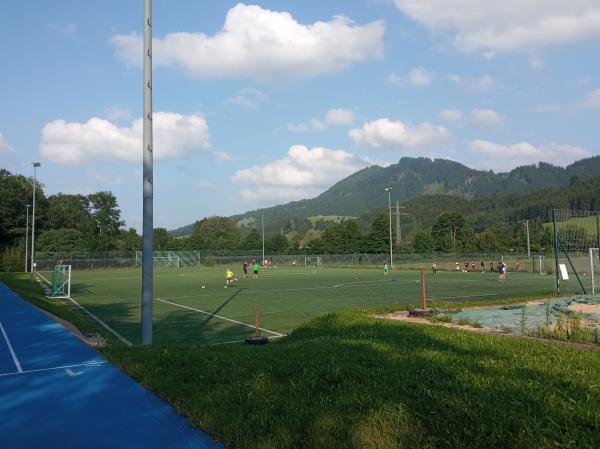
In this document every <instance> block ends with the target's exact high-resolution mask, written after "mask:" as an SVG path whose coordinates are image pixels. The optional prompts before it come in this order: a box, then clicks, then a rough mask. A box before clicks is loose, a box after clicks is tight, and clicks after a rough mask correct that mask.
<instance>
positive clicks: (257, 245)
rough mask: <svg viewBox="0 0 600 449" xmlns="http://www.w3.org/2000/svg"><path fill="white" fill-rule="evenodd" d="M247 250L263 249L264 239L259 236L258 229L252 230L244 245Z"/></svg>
mask: <svg viewBox="0 0 600 449" xmlns="http://www.w3.org/2000/svg"><path fill="white" fill-rule="evenodd" d="M243 247H244V249H246V250H259V249H261V248H262V237H261V236H260V235H259V234H258V231H257V230H256V228H252V229H251V230H250V232H249V233H248V235H247V236H246V240H245V241H244V244H243Z"/></svg>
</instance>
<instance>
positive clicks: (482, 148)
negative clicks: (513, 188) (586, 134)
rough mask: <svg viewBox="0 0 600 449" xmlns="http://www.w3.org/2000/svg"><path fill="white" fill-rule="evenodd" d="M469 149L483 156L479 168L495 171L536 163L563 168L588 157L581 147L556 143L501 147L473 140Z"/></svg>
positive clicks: (525, 143) (517, 144)
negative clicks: (547, 163) (546, 163)
mask: <svg viewBox="0 0 600 449" xmlns="http://www.w3.org/2000/svg"><path fill="white" fill-rule="evenodd" d="M470 148H471V151H472V152H473V153H475V154H477V155H480V156H483V160H482V164H481V168H485V169H495V170H510V169H512V168H514V167H516V166H519V165H528V164H535V163H538V162H549V163H551V164H554V165H561V166H565V165H568V164H570V163H572V162H574V161H576V160H579V159H582V158H584V157H588V156H589V153H588V152H587V151H586V150H584V149H583V148H581V147H577V146H574V145H563V144H558V143H548V144H546V145H541V146H535V145H532V144H530V143H527V142H520V143H515V144H511V145H503V144H498V143H493V142H489V141H487V140H473V141H472V142H470Z"/></svg>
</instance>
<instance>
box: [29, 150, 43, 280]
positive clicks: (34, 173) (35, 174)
mask: <svg viewBox="0 0 600 449" xmlns="http://www.w3.org/2000/svg"><path fill="white" fill-rule="evenodd" d="M31 165H33V207H32V211H31V277H33V268H34V265H35V262H34V260H35V191H36V190H37V168H38V167H41V165H42V164H40V163H39V162H32V163H31Z"/></svg>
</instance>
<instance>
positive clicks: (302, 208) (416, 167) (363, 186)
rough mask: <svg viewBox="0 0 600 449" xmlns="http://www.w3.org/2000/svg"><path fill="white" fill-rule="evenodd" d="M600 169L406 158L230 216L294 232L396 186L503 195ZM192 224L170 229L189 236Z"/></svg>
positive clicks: (397, 196)
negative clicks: (506, 168)
mask: <svg viewBox="0 0 600 449" xmlns="http://www.w3.org/2000/svg"><path fill="white" fill-rule="evenodd" d="M598 173H600V156H594V157H591V158H587V159H582V160H580V161H577V162H575V163H573V164H570V165H568V166H566V167H564V168H563V167H558V166H555V165H552V164H548V163H545V162H540V163H539V164H537V165H526V166H521V167H517V168H515V169H513V170H511V171H510V172H507V173H494V172H493V171H491V170H490V171H483V170H475V169H472V168H469V167H467V166H465V165H463V164H460V163H458V162H455V161H451V160H446V159H429V158H410V157H403V158H402V159H400V160H399V161H398V163H397V164H392V165H390V166H388V167H379V166H371V167H367V168H365V169H362V170H359V171H358V172H356V173H354V174H352V175H350V176H348V177H347V178H345V179H342V180H341V181H339V182H338V183H336V184H334V185H333V186H332V187H331V188H329V189H328V190H326V191H325V192H323V193H322V194H320V195H319V196H317V197H315V198H312V199H305V200H300V201H292V202H289V203H286V204H283V205H279V206H274V207H268V208H264V209H259V210H254V211H248V212H245V213H243V214H238V215H234V216H232V217H231V219H233V220H235V221H237V222H239V223H240V225H242V226H246V227H253V226H254V223H255V219H256V218H257V217H259V216H260V215H261V214H264V217H265V229H266V231H267V232H276V231H279V230H280V229H284V228H285V229H286V230H289V229H290V226H291V227H292V228H293V227H294V226H295V225H297V223H299V221H301V220H303V219H306V218H308V217H313V216H318V215H324V216H330V215H333V216H354V217H356V216H360V215H362V214H364V213H365V212H368V211H369V210H372V209H376V208H382V207H387V205H388V197H387V195H386V193H385V191H384V189H385V188H387V187H391V188H392V201H393V202H396V201H400V202H405V201H408V200H411V199H413V198H418V197H420V196H422V195H440V194H444V195H453V196H456V197H460V198H466V199H469V198H475V199H477V198H485V197H488V196H491V195H497V196H504V195H512V194H519V193H526V192H532V191H535V190H540V189H545V188H550V187H560V186H566V185H569V183H570V182H572V181H573V179H576V178H589V177H592V176H597V175H598ZM192 227H193V225H188V226H184V227H183V228H179V229H177V230H174V231H171V232H172V233H173V234H174V235H188V234H190V233H191V229H192Z"/></svg>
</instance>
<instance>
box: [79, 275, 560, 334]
mask: <svg viewBox="0 0 600 449" xmlns="http://www.w3.org/2000/svg"><path fill="white" fill-rule="evenodd" d="M230 268H232V269H233V271H234V272H235V274H236V277H237V279H238V280H237V282H235V283H234V286H233V287H230V288H226V289H225V288H224V285H225V270H224V268H223V267H211V268H208V267H185V268H181V269H173V268H157V269H155V274H154V298H155V300H154V342H156V343H174V344H191V345H205V344H215V343H226V342H234V341H239V340H242V339H244V338H245V337H248V336H250V335H253V334H254V329H253V326H254V322H255V308H256V307H258V310H259V316H260V327H261V328H262V330H261V334H262V335H265V336H268V337H278V336H280V335H282V334H287V333H289V332H290V331H291V330H292V329H294V328H295V327H297V326H298V325H300V324H301V323H303V322H305V321H307V320H308V319H310V318H314V317H316V316H320V315H324V314H326V313H328V312H334V311H339V310H348V309H382V308H389V309H400V308H403V307H406V306H407V305H409V304H415V305H417V304H419V303H420V302H421V282H420V279H421V273H420V272H418V271H392V272H391V273H390V274H388V275H387V276H384V274H383V270H376V269H360V268H320V269H305V268H303V267H302V268H301V267H294V268H291V267H283V268H278V269H271V270H264V271H261V273H260V275H259V279H258V280H254V279H253V278H252V274H251V273H250V274H249V275H248V279H244V277H243V274H242V270H241V267H240V268H239V269H236V267H230ZM553 279H554V278H553V277H552V276H544V275H539V274H529V273H509V274H508V275H507V281H506V282H499V281H498V280H497V274H495V273H478V272H475V273H461V272H438V273H437V274H435V275H434V274H433V273H430V272H428V273H426V280H425V282H426V287H427V297H428V300H429V301H428V304H429V306H435V305H436V304H440V303H441V302H444V303H447V302H450V303H452V302H457V303H458V302H460V303H468V302H469V301H481V300H484V301H485V300H490V301H492V300H493V301H498V300H502V299H508V298H519V297H527V298H534V297H537V298H542V297H547V296H550V295H552V292H553V286H554V284H553ZM203 286H204V288H203ZM140 292H141V271H140V270H139V269H116V270H87V271H74V272H73V277H72V290H71V296H72V297H73V299H74V300H76V301H77V302H78V303H79V304H81V305H82V306H84V307H85V308H87V309H88V310H89V311H90V312H92V313H93V314H95V315H96V316H98V317H99V318H100V319H101V320H103V321H104V322H105V323H107V324H108V325H109V326H110V327H111V328H113V329H114V330H115V331H117V332H118V333H119V334H121V335H122V336H124V337H125V338H127V339H128V340H130V341H131V342H132V343H133V344H137V343H139V335H140Z"/></svg>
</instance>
